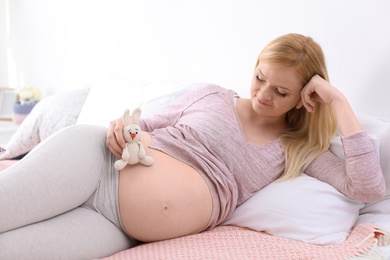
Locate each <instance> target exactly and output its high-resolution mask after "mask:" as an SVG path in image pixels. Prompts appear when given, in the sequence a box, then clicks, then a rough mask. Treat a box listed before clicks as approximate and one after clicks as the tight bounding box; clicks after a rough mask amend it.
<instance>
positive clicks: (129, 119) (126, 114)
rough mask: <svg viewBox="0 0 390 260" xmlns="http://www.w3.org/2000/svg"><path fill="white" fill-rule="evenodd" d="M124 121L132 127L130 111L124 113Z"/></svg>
mask: <svg viewBox="0 0 390 260" xmlns="http://www.w3.org/2000/svg"><path fill="white" fill-rule="evenodd" d="M122 118H123V121H124V122H125V125H130V123H131V118H130V111H129V110H128V109H126V110H125V112H123V117H122Z"/></svg>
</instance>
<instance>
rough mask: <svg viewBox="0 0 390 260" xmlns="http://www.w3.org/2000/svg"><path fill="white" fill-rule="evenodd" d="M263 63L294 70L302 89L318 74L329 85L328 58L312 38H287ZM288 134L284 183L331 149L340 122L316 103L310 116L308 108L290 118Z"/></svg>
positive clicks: (266, 54)
mask: <svg viewBox="0 0 390 260" xmlns="http://www.w3.org/2000/svg"><path fill="white" fill-rule="evenodd" d="M259 62H268V63H274V64H279V65H285V66H289V67H292V68H293V69H295V71H296V72H297V75H298V76H299V77H300V79H301V82H302V87H303V86H305V85H306V83H308V82H309V81H310V79H311V78H312V77H313V76H314V75H315V74H318V75H320V76H321V77H322V78H324V79H325V80H328V81H329V77H328V72H327V69H326V63H325V57H324V54H323V52H322V49H321V47H320V46H319V45H318V44H317V43H316V42H315V41H313V39H311V38H310V37H306V36H303V35H300V34H286V35H283V36H280V37H278V38H276V39H275V40H273V41H271V42H270V43H269V44H268V45H266V46H265V48H264V49H263V51H262V52H261V53H260V55H259V58H258V61H257V64H258V63H259ZM286 125H287V127H286V130H285V131H284V132H283V133H282V135H281V136H280V140H281V143H282V145H283V149H284V154H285V159H286V164H285V170H284V173H283V174H282V176H281V178H280V179H287V178H291V177H296V176H299V175H300V174H301V173H302V171H304V170H305V169H306V167H307V166H308V165H309V164H310V162H312V161H313V160H314V159H315V158H316V157H317V156H319V155H320V154H322V153H323V152H325V151H326V150H328V149H329V146H330V141H331V140H332V138H333V136H334V135H335V133H336V131H337V119H336V116H335V114H334V112H333V110H332V108H331V107H330V106H328V105H324V104H321V103H319V102H317V103H316V106H315V110H314V112H312V113H309V112H308V111H307V110H306V109H305V108H304V107H302V108H300V109H296V108H295V107H294V108H293V109H291V110H290V111H289V112H287V114H286Z"/></svg>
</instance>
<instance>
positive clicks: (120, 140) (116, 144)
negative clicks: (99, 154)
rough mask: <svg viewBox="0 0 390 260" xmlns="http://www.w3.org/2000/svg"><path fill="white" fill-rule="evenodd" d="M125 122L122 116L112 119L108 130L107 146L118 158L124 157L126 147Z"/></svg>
mask: <svg viewBox="0 0 390 260" xmlns="http://www.w3.org/2000/svg"><path fill="white" fill-rule="evenodd" d="M124 125H125V124H124V122H123V119H122V118H118V119H116V120H113V121H111V123H110V125H109V127H108V130H107V140H106V142H107V147H108V149H109V150H110V151H111V152H112V153H113V154H114V155H115V156H116V157H118V158H121V157H122V151H123V149H124V148H125V147H126V141H125V138H124V136H123V128H124Z"/></svg>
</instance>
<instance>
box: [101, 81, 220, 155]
mask: <svg viewBox="0 0 390 260" xmlns="http://www.w3.org/2000/svg"><path fill="white" fill-rule="evenodd" d="M220 89H221V88H220V87H218V86H215V85H209V84H199V87H196V88H195V89H194V90H192V91H190V92H187V93H186V94H184V95H182V96H181V97H179V98H178V99H177V100H175V101H174V102H172V103H171V104H169V105H167V106H166V107H165V108H164V109H163V110H162V111H160V112H157V113H156V114H154V115H153V116H151V117H148V118H141V120H140V123H139V125H140V127H141V129H142V131H145V132H153V131H154V130H155V129H159V128H165V127H168V126H174V125H175V124H176V123H177V122H178V121H179V120H180V118H181V117H182V115H183V113H184V112H185V111H186V109H187V108H189V107H190V106H192V105H193V104H195V103H196V102H197V101H199V100H200V99H202V98H204V97H205V96H206V95H208V94H211V93H215V92H218V91H219V90H220ZM141 116H142V115H141ZM123 127H124V123H123V120H122V119H121V118H119V119H116V120H114V121H112V122H111V123H110V125H109V127H108V130H107V147H108V148H109V149H110V151H111V152H112V153H113V154H114V155H115V156H117V157H119V158H120V157H121V154H122V150H123V148H124V147H125V146H126V141H125V139H124V137H123Z"/></svg>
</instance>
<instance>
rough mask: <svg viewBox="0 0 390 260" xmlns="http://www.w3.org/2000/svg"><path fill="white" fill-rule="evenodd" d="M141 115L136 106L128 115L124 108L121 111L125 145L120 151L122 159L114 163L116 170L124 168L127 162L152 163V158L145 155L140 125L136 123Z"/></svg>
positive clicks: (147, 164)
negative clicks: (123, 110) (122, 111)
mask: <svg viewBox="0 0 390 260" xmlns="http://www.w3.org/2000/svg"><path fill="white" fill-rule="evenodd" d="M140 117H141V109H139V108H136V109H134V111H133V114H132V116H131V117H130V111H129V110H128V109H126V111H125V112H124V113H123V121H124V123H125V127H124V129H123V131H124V133H123V134H124V137H125V140H126V147H125V148H124V149H123V151H122V159H120V160H117V161H116V162H115V163H114V168H115V169H117V170H118V171H120V170H122V169H123V168H125V166H126V165H127V164H136V163H139V162H140V163H142V164H144V165H146V166H150V165H152V164H153V158H152V157H150V156H147V155H146V151H145V148H144V145H143V144H142V142H141V141H140V139H141V131H142V130H141V127H140V126H139V125H138V123H139V119H140Z"/></svg>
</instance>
